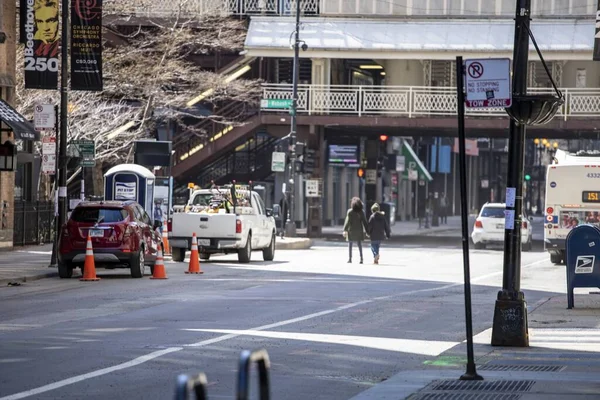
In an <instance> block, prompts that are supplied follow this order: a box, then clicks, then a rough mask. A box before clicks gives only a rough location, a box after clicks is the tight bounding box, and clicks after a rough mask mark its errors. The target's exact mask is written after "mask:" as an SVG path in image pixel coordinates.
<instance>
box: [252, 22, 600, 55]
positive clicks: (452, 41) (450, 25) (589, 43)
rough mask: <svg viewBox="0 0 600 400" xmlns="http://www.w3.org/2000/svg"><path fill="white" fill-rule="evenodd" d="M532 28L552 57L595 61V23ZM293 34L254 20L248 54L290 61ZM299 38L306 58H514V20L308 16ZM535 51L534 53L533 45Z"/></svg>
mask: <svg viewBox="0 0 600 400" xmlns="http://www.w3.org/2000/svg"><path fill="white" fill-rule="evenodd" d="M531 29H532V31H533V34H534V35H535V37H536V40H537V42H538V45H539V47H540V50H541V51H542V52H547V57H548V58H549V59H552V58H556V57H561V56H564V55H565V54H566V53H569V57H568V59H574V58H577V57H575V55H574V54H573V53H577V54H578V56H579V57H583V58H584V59H586V60H587V59H591V53H592V51H593V47H594V41H593V40H592V38H593V37H594V34H595V30H594V29H595V28H594V20H592V19H586V20H574V19H564V20H558V19H557V20H536V21H532V23H531ZM292 32H294V19H293V18H282V17H253V18H252V20H251V21H250V28H249V30H248V35H247V36H246V43H245V49H246V50H247V51H248V54H247V55H248V56H254V57H256V56H260V57H277V56H288V57H290V56H291V54H292V53H293V50H292V49H291V48H290V37H291V34H292ZM300 38H301V39H302V40H303V41H305V42H306V44H307V45H308V50H307V51H305V52H301V56H302V57H328V58H348V57H353V58H370V57H372V58H379V59H402V58H404V59H406V58H409V57H410V58H413V59H418V58H415V55H418V54H425V53H427V54H431V56H429V57H430V59H452V58H453V57H454V56H455V55H459V54H460V55H463V54H464V55H469V56H473V54H479V55H485V56H486V57H491V56H500V55H502V56H512V49H513V46H514V21H513V20H512V19H505V20H493V19H492V20H464V19H462V20H452V19H431V20H409V21H407V20H400V19H398V20H387V19H386V20H383V19H382V20H368V19H359V18H355V19H351V18H306V19H304V20H303V21H302V30H301V33H300ZM530 49H531V51H532V52H534V51H535V48H534V47H533V44H531V43H530ZM352 53H356V54H355V55H353V54H352ZM368 53H371V54H368ZM465 53H466V54H465ZM355 56H356V57H355ZM545 56H546V54H545ZM583 58H582V59H583Z"/></svg>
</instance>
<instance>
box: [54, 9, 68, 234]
mask: <svg viewBox="0 0 600 400" xmlns="http://www.w3.org/2000/svg"><path fill="white" fill-rule="evenodd" d="M61 25H62V26H61V33H60V34H61V45H60V47H61V49H60V55H61V63H60V138H59V147H58V167H59V168H58V224H59V225H58V227H59V228H58V230H57V232H56V233H57V235H58V234H60V229H61V228H62V226H63V225H64V224H65V223H66V222H67V163H68V159H67V112H68V101H69V100H68V94H67V86H68V84H69V68H68V67H69V54H68V50H69V49H68V47H69V37H68V27H69V0H62V21H61Z"/></svg>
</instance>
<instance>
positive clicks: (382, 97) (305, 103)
mask: <svg viewBox="0 0 600 400" xmlns="http://www.w3.org/2000/svg"><path fill="white" fill-rule="evenodd" d="M560 90H561V92H562V93H563V96H564V97H565V103H564V105H563V106H562V107H561V108H560V110H559V112H558V114H557V117H559V118H563V119H565V120H567V119H569V118H590V117H592V118H594V117H595V118H600V88H599V89H588V88H585V89H577V88H561V89H560ZM529 92H530V93H538V94H553V93H554V91H553V89H552V88H530V89H529ZM291 98H292V85H290V84H266V85H264V86H263V94H262V99H263V100H287V99H291ZM276 103H278V104H285V102H267V101H264V102H262V104H261V111H263V112H278V111H279V112H281V111H287V110H284V109H282V108H271V107H273V106H272V104H276ZM456 112H457V111H456V88H452V87H435V86H353V85H298V113H306V114H310V115H316V114H330V115H335V114H352V115H358V116H362V115H385V114H387V115H397V116H406V117H408V118H415V117H431V116H447V115H456ZM466 115H468V116H486V117H493V116H498V117H503V116H506V112H505V111H504V109H503V108H491V109H481V110H479V109H472V108H470V109H469V108H467V110H466Z"/></svg>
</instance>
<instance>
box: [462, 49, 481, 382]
mask: <svg viewBox="0 0 600 400" xmlns="http://www.w3.org/2000/svg"><path fill="white" fill-rule="evenodd" d="M463 73H464V67H463V59H462V57H460V56H458V57H456V100H457V106H458V149H459V151H458V164H459V170H460V198H461V202H460V214H461V227H462V248H463V265H464V274H465V325H466V331H467V372H465V374H464V375H462V376H461V377H460V379H461V380H469V381H480V380H483V378H482V377H481V375H479V374H477V368H476V366H475V354H474V351H473V321H472V319H473V314H472V310H471V270H470V265H469V206H468V204H467V203H468V201H467V157H466V143H465V93H464V84H463V77H464V75H463Z"/></svg>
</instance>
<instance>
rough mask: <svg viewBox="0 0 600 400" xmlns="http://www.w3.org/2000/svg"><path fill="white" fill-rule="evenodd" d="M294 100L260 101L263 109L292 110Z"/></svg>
mask: <svg viewBox="0 0 600 400" xmlns="http://www.w3.org/2000/svg"><path fill="white" fill-rule="evenodd" d="M293 102H294V101H293V100H292V99H263V100H261V101H260V107H261V108H290V107H292V103H293Z"/></svg>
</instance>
